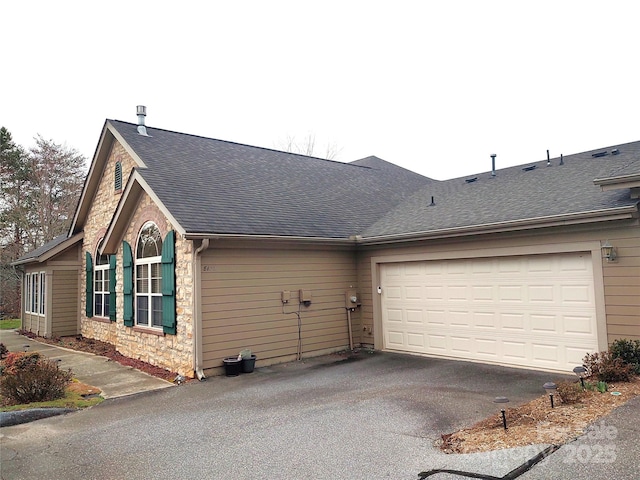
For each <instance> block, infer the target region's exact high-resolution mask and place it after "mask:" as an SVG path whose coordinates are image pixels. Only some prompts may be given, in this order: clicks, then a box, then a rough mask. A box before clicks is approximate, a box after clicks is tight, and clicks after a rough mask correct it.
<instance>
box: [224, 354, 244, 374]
mask: <svg viewBox="0 0 640 480" xmlns="http://www.w3.org/2000/svg"><path fill="white" fill-rule="evenodd" d="M222 363H224V373H225V374H226V375H227V377H237V376H238V375H240V371H241V370H242V360H238V357H227V358H225V359H224V360H222Z"/></svg>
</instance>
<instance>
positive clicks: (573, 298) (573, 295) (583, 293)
mask: <svg viewBox="0 0 640 480" xmlns="http://www.w3.org/2000/svg"><path fill="white" fill-rule="evenodd" d="M590 287H591V286H590V285H585V284H583V285H562V286H561V287H560V292H561V296H562V301H563V302H571V303H578V304H584V305H591V304H592V303H593V299H592V297H591V288H590Z"/></svg>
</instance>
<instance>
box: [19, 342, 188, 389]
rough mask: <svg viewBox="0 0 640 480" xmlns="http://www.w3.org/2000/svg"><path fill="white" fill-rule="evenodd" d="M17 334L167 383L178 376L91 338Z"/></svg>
mask: <svg viewBox="0 0 640 480" xmlns="http://www.w3.org/2000/svg"><path fill="white" fill-rule="evenodd" d="M19 333H20V334H21V335H24V336H26V337H29V338H33V339H35V340H37V341H39V342H42V343H47V344H49V345H55V346H56V347H64V348H69V349H71V350H78V351H81V352H87V353H93V354H95V355H100V356H102V357H107V358H109V359H110V360H113V361H114V362H118V363H119V364H121V365H125V366H127V367H133V368H135V369H136V370H140V371H142V372H145V373H148V374H149V375H153V376H154V377H158V378H162V379H163V380H167V381H169V382H173V380H174V379H175V378H176V376H177V375H178V374H177V373H176V372H170V371H169V370H165V369H164V368H161V367H156V366H154V365H151V364H149V363H147V362H143V361H142V360H137V359H135V358H130V357H125V356H124V355H122V354H121V353H120V352H118V351H116V347H115V346H114V345H111V344H110V343H106V342H101V341H100V340H94V339H92V338H85V337H83V336H82V335H75V336H72V337H53V338H43V337H38V336H37V335H35V334H33V333H31V332H26V331H20V332H19Z"/></svg>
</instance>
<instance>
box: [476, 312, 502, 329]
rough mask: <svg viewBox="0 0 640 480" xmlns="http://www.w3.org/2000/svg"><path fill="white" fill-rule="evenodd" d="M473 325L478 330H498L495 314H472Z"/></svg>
mask: <svg viewBox="0 0 640 480" xmlns="http://www.w3.org/2000/svg"><path fill="white" fill-rule="evenodd" d="M473 325H474V326H475V327H476V328H480V329H485V330H487V329H489V330H497V329H498V328H499V325H498V320H497V319H496V314H495V313H493V312H475V313H474V314H473Z"/></svg>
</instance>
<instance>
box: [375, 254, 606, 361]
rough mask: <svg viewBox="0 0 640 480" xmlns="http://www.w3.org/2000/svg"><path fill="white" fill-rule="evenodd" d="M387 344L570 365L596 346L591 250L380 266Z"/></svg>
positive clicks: (491, 358)
mask: <svg viewBox="0 0 640 480" xmlns="http://www.w3.org/2000/svg"><path fill="white" fill-rule="evenodd" d="M381 285H382V287H383V295H382V307H383V308H382V311H383V315H382V317H383V332H384V339H385V345H384V348H386V349H390V350H397V351H407V352H416V353H426V354H429V353H432V354H438V355H447V356H452V357H457V358H464V359H471V360H480V361H482V360H485V361H492V362H498V363H506V364H513V365H520V366H527V367H539V368H549V369H556V370H567V369H571V368H573V367H574V366H575V365H579V364H580V363H581V362H582V358H583V357H584V355H585V353H587V352H590V351H596V350H597V338H596V337H597V329H596V316H595V301H594V298H595V296H594V290H593V274H592V272H591V260H590V255H589V254H557V255H535V256H534V255H531V256H521V257H503V258H488V259H465V260H448V261H424V262H411V263H409V262H408V263H398V264H389V265H387V264H383V265H382V266H381Z"/></svg>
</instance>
